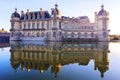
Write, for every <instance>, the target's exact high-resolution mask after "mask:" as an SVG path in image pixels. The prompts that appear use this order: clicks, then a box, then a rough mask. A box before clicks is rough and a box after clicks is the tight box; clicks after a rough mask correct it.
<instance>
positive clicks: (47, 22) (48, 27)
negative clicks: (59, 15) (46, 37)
mask: <svg viewBox="0 0 120 80" xmlns="http://www.w3.org/2000/svg"><path fill="white" fill-rule="evenodd" d="M47 29H49V21H48V22H47Z"/></svg>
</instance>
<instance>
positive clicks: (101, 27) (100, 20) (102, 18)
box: [95, 5, 109, 41]
mask: <svg viewBox="0 0 120 80" xmlns="http://www.w3.org/2000/svg"><path fill="white" fill-rule="evenodd" d="M95 19H96V21H95V22H96V24H97V29H98V30H97V31H98V36H97V37H98V40H99V41H109V28H108V21H109V13H108V12H107V11H106V10H104V5H101V10H100V11H99V12H98V13H96V14H95Z"/></svg>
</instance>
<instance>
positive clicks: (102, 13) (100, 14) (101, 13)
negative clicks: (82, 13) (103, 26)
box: [98, 5, 107, 16]
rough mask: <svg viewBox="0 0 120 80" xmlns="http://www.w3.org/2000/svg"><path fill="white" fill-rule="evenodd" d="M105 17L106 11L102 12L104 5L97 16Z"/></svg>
mask: <svg viewBox="0 0 120 80" xmlns="http://www.w3.org/2000/svg"><path fill="white" fill-rule="evenodd" d="M102 15H107V11H106V10H104V5H101V10H100V11H99V12H98V16H102Z"/></svg>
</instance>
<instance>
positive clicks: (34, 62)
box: [10, 42, 109, 77]
mask: <svg viewBox="0 0 120 80" xmlns="http://www.w3.org/2000/svg"><path fill="white" fill-rule="evenodd" d="M108 51H109V50H108V43H107V42H100V43H91V44H88V43H86V44H77V43H74V44H69V43H59V42H50V43H40V42H35V43H32V42H29V43H28V42H11V49H10V52H11V59H10V60H11V66H12V67H13V68H14V69H15V71H17V68H18V67H19V66H20V65H21V70H24V69H27V71H28V72H29V71H30V69H35V70H40V73H43V72H44V71H45V70H47V69H48V68H49V67H51V72H52V73H54V74H55V76H57V74H58V72H59V71H60V69H61V67H62V66H63V65H66V64H70V63H79V65H88V63H89V61H90V60H91V59H94V69H95V70H96V69H98V70H99V71H100V72H101V77H103V76H104V72H106V71H107V70H108V68H109V60H108Z"/></svg>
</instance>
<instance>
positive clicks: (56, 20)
mask: <svg viewBox="0 0 120 80" xmlns="http://www.w3.org/2000/svg"><path fill="white" fill-rule="evenodd" d="M51 17H52V20H51V23H52V38H51V40H52V41H60V40H61V29H60V26H61V23H60V20H61V13H60V10H59V9H58V4H55V8H52V9H51Z"/></svg>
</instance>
